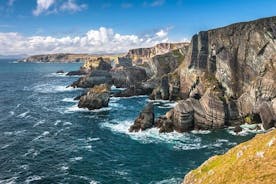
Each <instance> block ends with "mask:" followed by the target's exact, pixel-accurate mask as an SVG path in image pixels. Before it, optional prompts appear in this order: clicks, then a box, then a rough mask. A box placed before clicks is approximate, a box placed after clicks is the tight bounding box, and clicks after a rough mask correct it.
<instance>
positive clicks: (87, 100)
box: [78, 84, 110, 110]
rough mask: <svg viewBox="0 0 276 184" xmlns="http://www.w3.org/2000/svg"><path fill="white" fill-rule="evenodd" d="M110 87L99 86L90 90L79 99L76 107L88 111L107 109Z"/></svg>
mask: <svg viewBox="0 0 276 184" xmlns="http://www.w3.org/2000/svg"><path fill="white" fill-rule="evenodd" d="M109 91H110V86H108V85H106V84H101V85H97V86H94V87H93V88H91V89H90V90H89V91H88V92H87V93H86V94H85V95H82V96H81V97H80V101H79V104H78V107H80V108H88V109H89V110H94V109H100V108H102V107H107V106H108V102H109V96H110V95H109Z"/></svg>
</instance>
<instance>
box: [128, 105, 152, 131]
mask: <svg viewBox="0 0 276 184" xmlns="http://www.w3.org/2000/svg"><path fill="white" fill-rule="evenodd" d="M153 125H154V112H153V104H152V103H149V104H147V105H146V106H145V108H144V109H143V111H142V112H141V113H140V114H139V117H138V118H137V119H136V120H135V122H134V124H133V125H132V126H131V127H130V128H129V131H130V132H138V131H140V130H146V129H148V128H151V127H153Z"/></svg>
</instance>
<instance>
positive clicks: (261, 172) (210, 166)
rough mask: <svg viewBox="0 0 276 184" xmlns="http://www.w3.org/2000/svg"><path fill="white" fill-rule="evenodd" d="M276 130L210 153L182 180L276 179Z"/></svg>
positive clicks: (266, 183)
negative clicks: (223, 150)
mask: <svg viewBox="0 0 276 184" xmlns="http://www.w3.org/2000/svg"><path fill="white" fill-rule="evenodd" d="M275 155H276V130H272V131H270V132H268V133H265V134H260V135H256V137H255V138H253V139H252V140H250V141H247V142H245V143H242V144H240V145H238V146H235V147H234V148H232V149H230V150H229V151H228V152H226V153H225V154H223V155H218V156H213V157H211V158H210V159H209V160H207V161H206V162H204V163H203V164H202V165H201V166H199V167H198V168H197V169H195V170H193V171H191V172H189V173H188V174H187V175H186V176H185V179H184V181H183V184H191V183H192V184H207V183H208V184H210V183H212V184H217V183H262V184H271V183H276V178H275V174H276V158H275Z"/></svg>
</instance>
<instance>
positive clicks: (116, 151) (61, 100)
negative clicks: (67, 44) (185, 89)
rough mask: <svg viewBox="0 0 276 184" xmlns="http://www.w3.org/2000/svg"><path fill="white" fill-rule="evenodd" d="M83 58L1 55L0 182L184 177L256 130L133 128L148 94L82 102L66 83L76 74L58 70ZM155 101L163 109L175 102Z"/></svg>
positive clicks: (159, 110) (142, 180)
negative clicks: (98, 103) (93, 105)
mask: <svg viewBox="0 0 276 184" xmlns="http://www.w3.org/2000/svg"><path fill="white" fill-rule="evenodd" d="M80 65H81V64H80V63H71V64H51V63H48V64H45V63H44V64H43V63H13V62H12V60H0V79H1V82H0V183H91V184H94V183H103V184H104V183H113V184H114V183H119V184H124V183H163V184H164V183H180V182H181V180H182V179H183V177H184V175H185V174H186V173H187V172H188V171H189V170H191V169H194V168H196V167H197V166H199V165H200V164H201V163H202V162H204V161H205V160H206V159H208V158H209V157H210V156H212V155H214V154H220V153H224V152H225V151H227V150H228V149H229V148H231V147H233V146H234V145H236V144H237V143H240V142H242V141H245V140H248V139H249V138H251V137H252V136H253V134H247V135H245V136H234V135H232V134H230V133H229V131H228V130H220V131H215V132H211V133H210V132H194V133H186V134H179V133H169V134H159V133H158V130H157V129H151V130H148V131H145V132H140V133H128V131H127V130H128V128H129V126H130V125H131V123H132V122H133V121H134V119H135V117H137V115H138V114H139V111H140V110H141V109H142V108H143V106H144V105H145V104H146V103H147V101H148V98H147V97H146V96H139V97H132V98H111V102H110V106H109V107H108V108H104V109H102V110H97V111H88V110H83V109H79V108H77V102H76V101H74V100H73V98H74V97H75V96H77V95H79V94H81V93H82V90H80V89H72V88H66V86H67V85H69V84H70V83H71V82H73V81H74V80H76V79H77V77H66V76H64V75H57V74H55V72H56V71H57V70H64V71H70V70H76V69H78V68H79V67H80ZM154 104H155V112H156V113H157V115H160V114H163V113H165V112H166V111H167V110H169V109H170V108H172V107H173V105H174V103H171V102H166V101H155V102H154Z"/></svg>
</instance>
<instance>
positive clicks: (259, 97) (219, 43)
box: [159, 17, 276, 132]
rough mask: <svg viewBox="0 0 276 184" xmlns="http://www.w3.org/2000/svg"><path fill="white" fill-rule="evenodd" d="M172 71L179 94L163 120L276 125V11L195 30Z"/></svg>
mask: <svg viewBox="0 0 276 184" xmlns="http://www.w3.org/2000/svg"><path fill="white" fill-rule="evenodd" d="M177 71H178V75H179V83H180V84H179V90H180V92H179V96H180V97H181V98H182V99H183V100H182V101H180V102H179V105H177V106H176V107H175V109H173V112H174V115H173V116H170V118H165V120H164V118H163V119H162V122H163V124H164V125H165V124H166V123H167V122H175V123H174V127H175V130H177V131H180V132H183V131H189V130H191V129H215V128H223V127H225V126H237V125H240V124H242V123H245V122H246V121H248V120H249V122H257V123H262V125H263V128H264V129H269V128H271V127H274V126H276V108H275V107H276V17H270V18H265V19H260V20H256V21H251V22H244V23H237V24H233V25H230V26H226V27H223V28H218V29H213V30H209V31H202V32H199V33H198V34H196V35H194V36H193V38H192V41H191V44H190V46H189V48H188V51H187V52H186V53H185V57H184V61H183V62H182V64H181V65H180V66H179V68H178V69H177ZM176 76H177V75H176ZM179 106H180V107H186V106H189V108H179ZM176 122H177V123H176ZM161 124H162V123H161ZM159 126H160V122H159ZM161 127H162V126H161ZM183 127H186V128H183Z"/></svg>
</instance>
